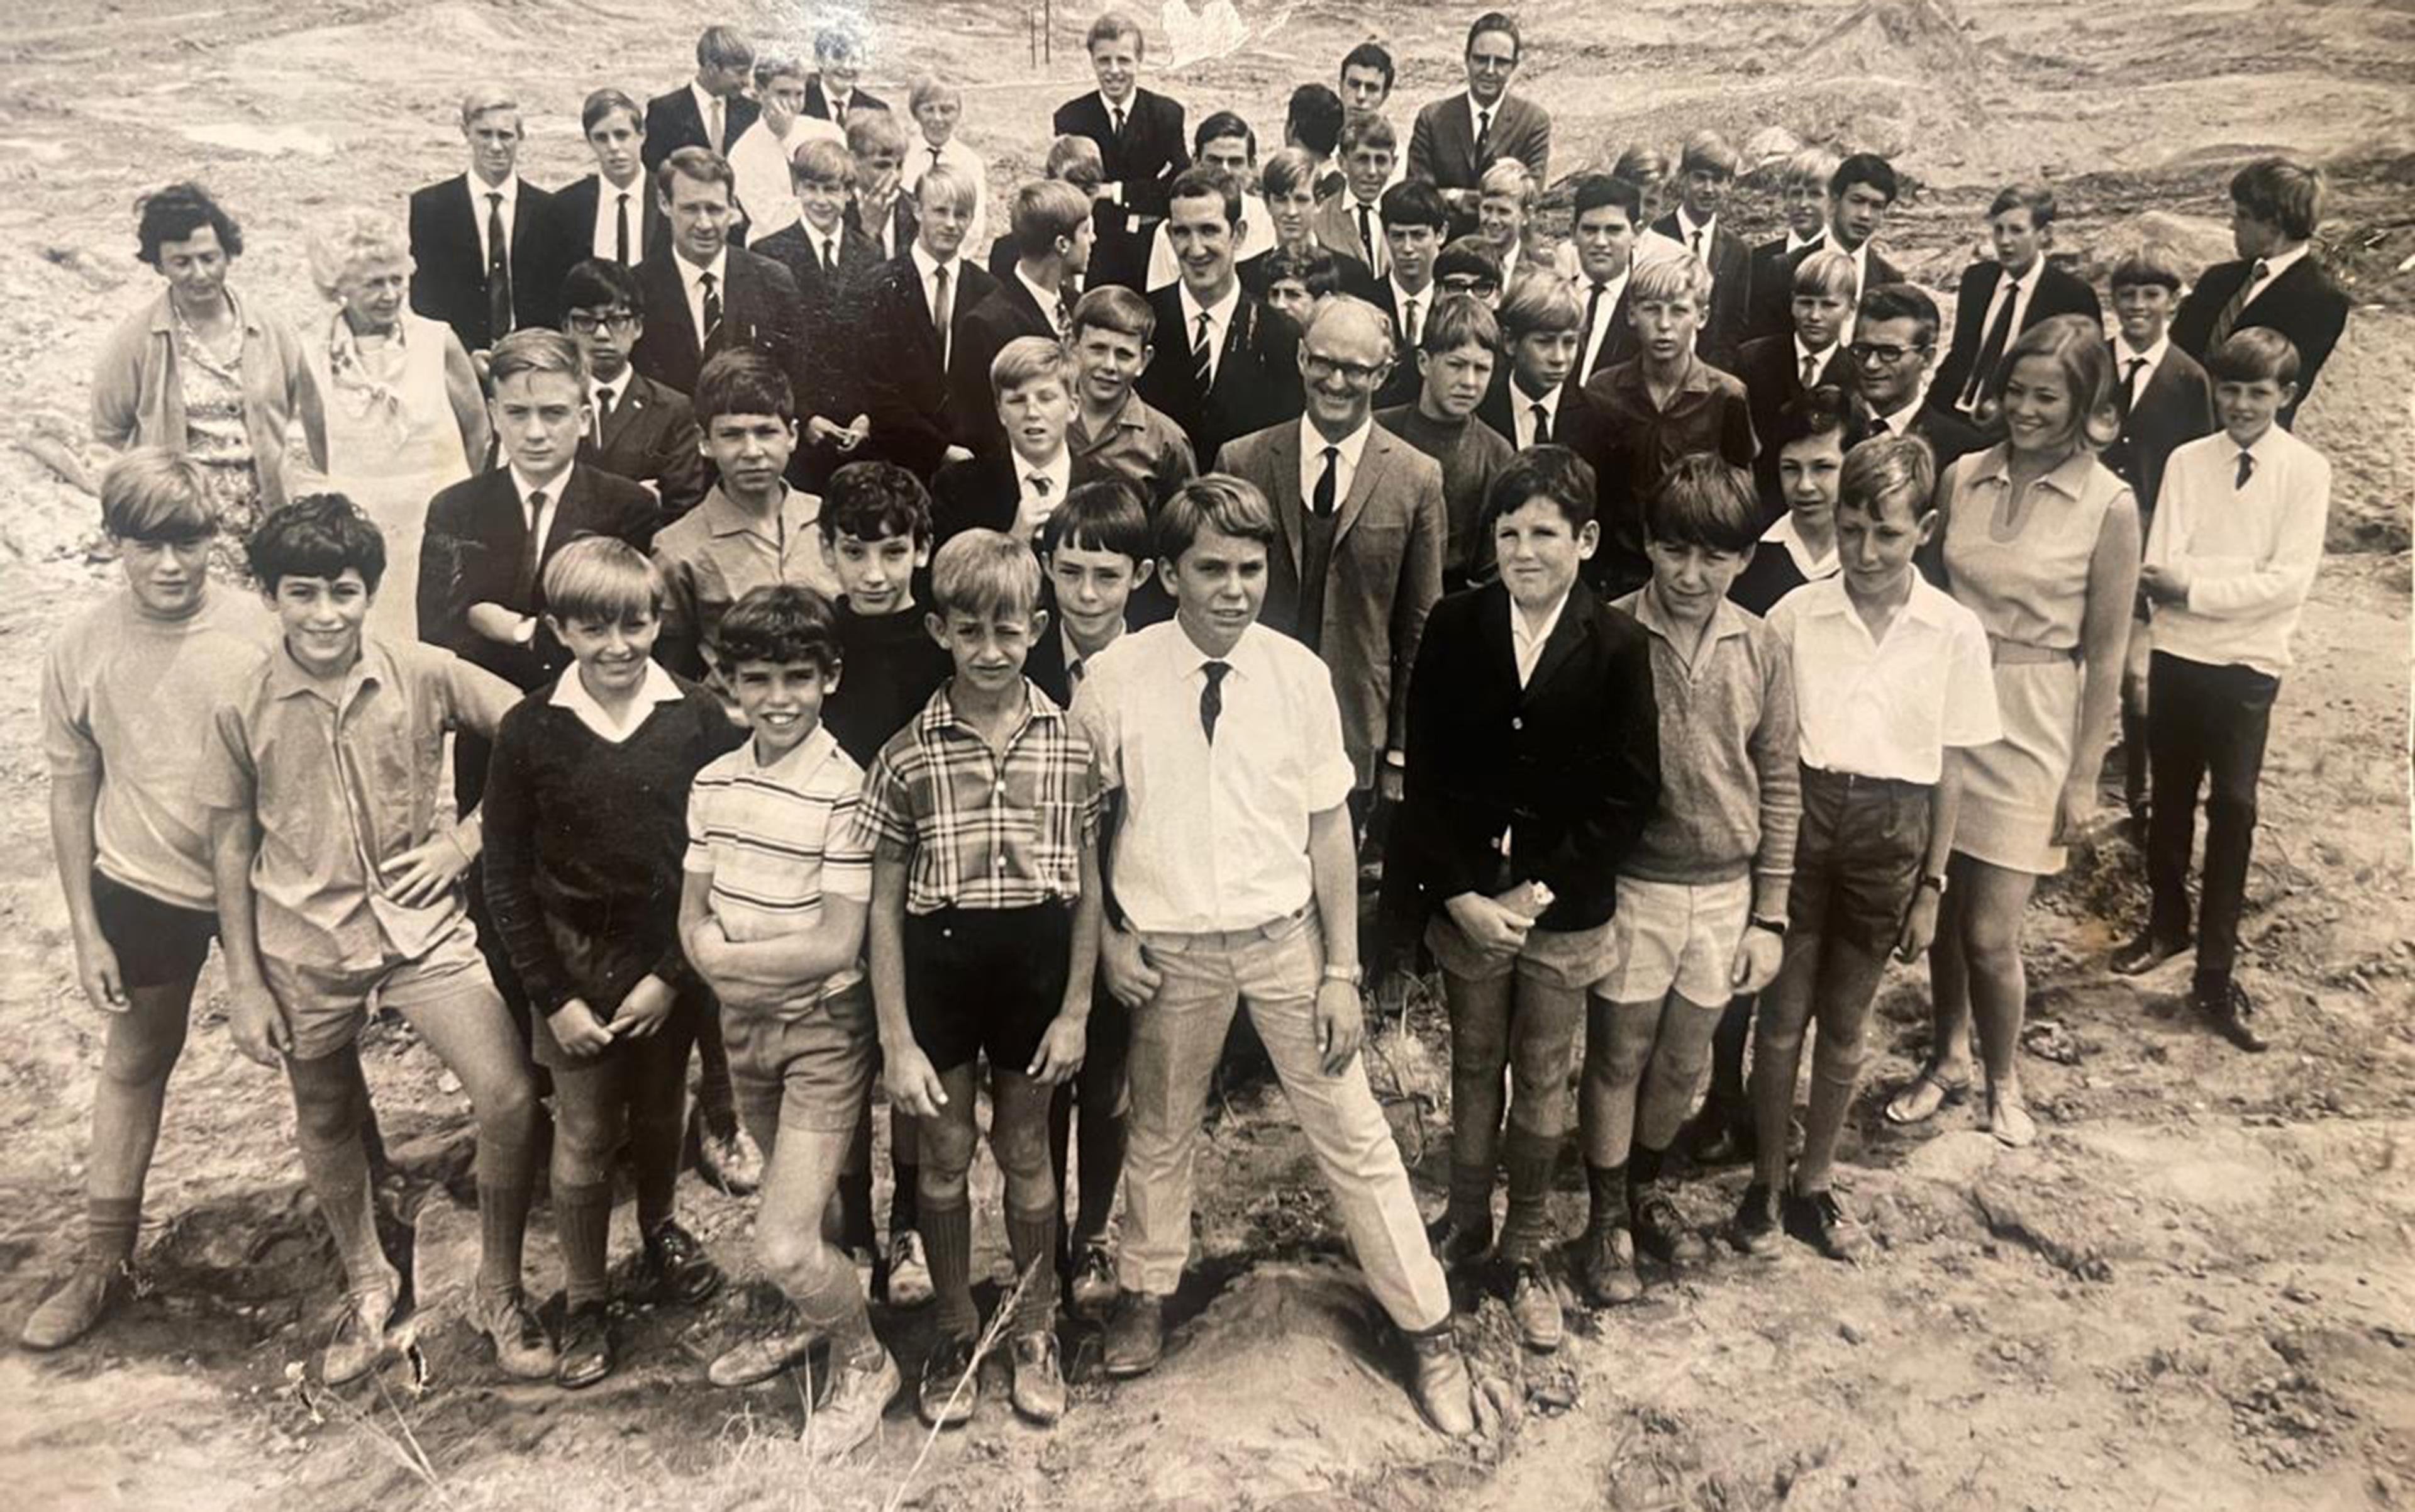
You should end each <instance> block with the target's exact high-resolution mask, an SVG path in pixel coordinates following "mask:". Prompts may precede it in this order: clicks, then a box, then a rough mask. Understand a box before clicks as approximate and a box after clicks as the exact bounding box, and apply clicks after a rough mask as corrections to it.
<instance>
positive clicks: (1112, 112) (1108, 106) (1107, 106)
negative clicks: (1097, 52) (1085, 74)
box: [951, 84, 1140, 140]
mask: <svg viewBox="0 0 2415 1512" xmlns="http://www.w3.org/2000/svg"><path fill="white" fill-rule="evenodd" d="M1098 94H1099V105H1100V107H1101V108H1102V109H1103V110H1104V111H1105V112H1107V119H1108V121H1110V122H1113V121H1114V120H1115V118H1116V112H1117V111H1121V112H1124V124H1125V125H1126V126H1130V125H1131V124H1132V112H1133V110H1135V109H1136V108H1138V106H1139V105H1140V85H1138V84H1134V85H1132V94H1131V96H1130V97H1127V98H1126V99H1124V100H1123V101H1122V102H1121V103H1120V104H1118V103H1117V101H1115V100H1112V99H1109V98H1108V97H1107V92H1106V91H1105V90H1103V89H1102V90H1100V91H1099V92H1098ZM951 140H953V139H951Z"/></svg>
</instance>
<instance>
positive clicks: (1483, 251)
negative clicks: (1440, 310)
mask: <svg viewBox="0 0 2415 1512" xmlns="http://www.w3.org/2000/svg"><path fill="white" fill-rule="evenodd" d="M1449 277H1471V278H1474V279H1476V280H1478V282H1481V283H1489V284H1491V285H1493V288H1494V289H1496V290H1497V289H1499V288H1500V287H1501V251H1500V248H1498V247H1494V246H1493V244H1492V243H1491V242H1488V241H1486V240H1485V239H1484V238H1483V237H1481V236H1478V235H1477V234H1476V233H1475V232H1468V233H1467V234H1466V235H1464V236H1460V237H1454V238H1453V239H1452V240H1451V241H1449V242H1448V243H1447V244H1446V245H1445V246H1444V247H1443V249H1442V251H1441V252H1440V253H1439V254H1438V255H1437V256H1436V257H1435V258H1434V282H1436V283H1440V282H1441V281H1442V280H1443V279H1445V278H1449Z"/></svg>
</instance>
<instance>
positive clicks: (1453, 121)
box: [1434, 90, 1501, 180]
mask: <svg viewBox="0 0 2415 1512" xmlns="http://www.w3.org/2000/svg"><path fill="white" fill-rule="evenodd" d="M1500 130H1501V112H1499V111H1497V110H1496V111H1494V112H1493V131H1494V133H1495V134H1496V135H1497V134H1498V133H1499V132H1500ZM1434 156H1435V157H1437V158H1439V159H1441V161H1439V162H1437V163H1436V164H1435V167H1437V168H1440V169H1445V170H1448V171H1449V172H1446V173H1445V174H1444V175H1443V176H1446V177H1457V178H1462V179H1468V180H1473V178H1474V177H1475V173H1476V122H1475V120H1474V118H1473V117H1471V116H1470V115H1469V114H1468V105H1467V91H1465V90H1461V91H1459V92H1458V93H1457V94H1455V95H1453V96H1451V97H1449V98H1448V99H1447V100H1445V101H1443V104H1442V120H1441V121H1440V122H1439V123H1437V125H1436V129H1435V131H1434Z"/></svg>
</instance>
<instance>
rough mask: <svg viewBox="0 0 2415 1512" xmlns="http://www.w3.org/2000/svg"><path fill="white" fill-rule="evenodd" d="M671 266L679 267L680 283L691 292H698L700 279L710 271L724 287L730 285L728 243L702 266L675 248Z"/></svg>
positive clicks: (713, 277)
mask: <svg viewBox="0 0 2415 1512" xmlns="http://www.w3.org/2000/svg"><path fill="white" fill-rule="evenodd" d="M671 266H673V267H675V268H677V269H679V276H680V283H681V284H682V286H683V287H685V288H686V290H687V292H689V293H691V294H692V293H695V292H696V286H697V281H698V280H699V279H701V278H702V277H704V276H705V275H706V274H708V273H710V274H712V281H713V282H714V283H716V284H718V285H720V286H721V287H722V288H723V289H727V288H728V287H729V248H728V247H727V245H724V246H723V247H722V248H721V250H720V251H718V252H715V253H713V254H712V262H708V263H706V264H705V265H704V266H702V267H697V265H696V264H695V263H693V262H689V261H688V260H687V258H686V256H685V255H684V254H682V253H681V252H679V251H676V250H674V251H673V252H672V253H671Z"/></svg>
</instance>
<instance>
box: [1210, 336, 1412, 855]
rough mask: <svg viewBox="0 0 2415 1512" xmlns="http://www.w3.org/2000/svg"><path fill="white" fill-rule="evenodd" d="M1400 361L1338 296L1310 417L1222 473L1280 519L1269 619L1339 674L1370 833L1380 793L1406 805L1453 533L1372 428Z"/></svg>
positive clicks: (1236, 455) (1258, 437) (1314, 347)
mask: <svg viewBox="0 0 2415 1512" xmlns="http://www.w3.org/2000/svg"><path fill="white" fill-rule="evenodd" d="M1392 360H1393V351H1392V340H1391V336H1390V332H1389V330H1388V322H1386V320H1385V319H1384V316H1383V313H1382V312H1381V311H1380V310H1378V309H1376V308H1375V307H1373V306H1372V305H1370V304H1368V303H1367V302H1366V301H1364V300H1360V299H1354V298H1352V297H1350V296H1349V295H1347V294H1339V295H1336V296H1334V297H1333V298H1332V299H1331V300H1329V301H1327V303H1326V304H1325V305H1324V306H1323V307H1320V308H1319V309H1318V311H1317V313H1316V315H1315V317H1314V318H1313V319H1312V321H1311V322H1309V328H1308V334H1307V335H1306V336H1305V337H1302V338H1301V341H1300V346H1299V365H1300V371H1301V372H1302V374H1303V375H1305V377H1306V380H1307V408H1306V412H1304V413H1303V414H1302V415H1301V416H1300V417H1299V418H1298V419H1297V420H1285V421H1282V422H1280V423H1278V424H1275V425H1272V426H1269V427H1266V428H1265V429H1262V430H1258V431H1253V432H1252V433H1251V434H1248V435H1245V436H1241V437H1239V438H1237V439H1236V440H1234V441H1233V442H1230V443H1229V444H1227V445H1226V446H1225V447H1224V448H1223V450H1222V453H1221V454H1220V455H1219V456H1218V457H1217V458H1216V463H1215V471H1217V472H1230V473H1232V474H1234V475H1235V476H1237V477H1240V478H1243V479H1246V480H1247V481H1248V482H1250V483H1251V484H1252V486H1254V487H1256V488H1257V489H1258V491H1259V492H1260V493H1263V494H1265V495H1266V497H1267V502H1268V503H1270V504H1272V505H1273V506H1274V515H1275V523H1276V526H1277V529H1278V530H1279V531H1281V534H1282V539H1281V540H1280V541H1278V542H1277V543H1276V546H1275V549H1274V550H1273V551H1271V552H1269V553H1268V556H1269V559H1270V560H1269V561H1268V563H1267V598H1266V607H1265V609H1264V611H1263V613H1262V619H1263V620H1264V621H1265V623H1267V625H1269V626H1271V627H1272V628H1274V629H1277V630H1281V631H1282V632H1284V633H1285V634H1287V635H1289V636H1292V637H1293V638H1294V639H1296V640H1298V641H1300V642H1302V643H1303V644H1305V645H1306V646H1308V647H1309V649H1311V650H1312V651H1315V652H1316V653H1317V654H1318V655H1320V656H1322V657H1323V658H1324V659H1325V665H1326V666H1327V667H1328V668H1330V669H1331V671H1332V674H1333V691H1334V696H1335V697H1336V698H1337V699H1338V700H1339V701H1340V703H1341V705H1342V748H1343V749H1344V750H1346V751H1347V752H1348V753H1349V755H1350V761H1351V765H1352V766H1353V767H1354V768H1356V769H1357V795H1356V796H1355V798H1354V803H1355V804H1356V805H1357V807H1358V808H1359V811H1360V816H1361V818H1362V819H1363V817H1364V814H1365V808H1366V805H1367V803H1368V801H1369V800H1370V799H1371V798H1373V796H1375V795H1376V794H1377V793H1378V792H1380V794H1381V796H1382V797H1384V798H1386V799H1398V798H1399V797H1400V796H1401V771H1402V766H1403V752H1404V750H1405V748H1406V736H1407V728H1408V694H1409V672H1410V668H1411V667H1413V666H1415V665H1416V663H1417V655H1418V637H1419V636H1421V635H1422V634H1423V633H1424V630H1425V622H1426V615H1427V613H1428V612H1429V611H1430V610H1432V609H1433V606H1434V601H1435V600H1436V599H1439V598H1440V597H1442V559H1443V547H1444V545H1445V542H1446V539H1447V538H1448V535H1449V533H1450V521H1449V517H1448V511H1447V509H1446V507H1445V505H1444V503H1443V492H1442V467H1441V465H1440V464H1439V463H1437V462H1435V461H1434V459H1433V458H1432V457H1428V456H1426V455H1425V454H1424V453H1423V452H1420V451H1418V449H1417V448H1416V447H1414V446H1412V445H1410V444H1409V443H1408V442H1405V441H1403V440H1401V439H1400V438H1399V437H1397V436H1395V435H1393V434H1392V433H1391V432H1389V431H1388V430H1386V429H1384V428H1383V427H1381V426H1378V425H1376V424H1375V421H1374V397H1375V388H1376V385H1377V384H1378V383H1379V382H1382V380H1383V375H1384V372H1385V370H1386V369H1387V368H1388V367H1390V365H1391V362H1392Z"/></svg>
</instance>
